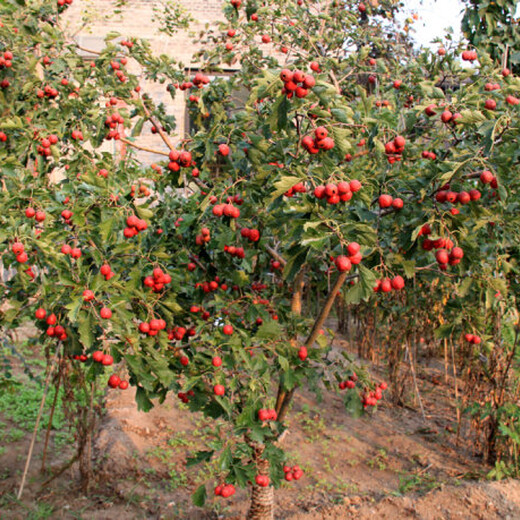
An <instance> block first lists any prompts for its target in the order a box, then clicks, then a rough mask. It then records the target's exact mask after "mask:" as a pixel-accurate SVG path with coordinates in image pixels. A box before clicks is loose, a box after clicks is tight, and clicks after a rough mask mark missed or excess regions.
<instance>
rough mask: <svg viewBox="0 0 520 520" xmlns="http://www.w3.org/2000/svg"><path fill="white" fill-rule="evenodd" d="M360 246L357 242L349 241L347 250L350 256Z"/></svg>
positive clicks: (358, 249) (359, 248)
mask: <svg viewBox="0 0 520 520" xmlns="http://www.w3.org/2000/svg"><path fill="white" fill-rule="evenodd" d="M360 250H361V246H360V245H359V244H358V243H357V242H350V244H349V245H348V246H347V251H348V254H349V255H350V256H354V255H356V254H358V253H359V251H360Z"/></svg>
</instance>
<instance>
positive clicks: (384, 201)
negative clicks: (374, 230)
mask: <svg viewBox="0 0 520 520" xmlns="http://www.w3.org/2000/svg"><path fill="white" fill-rule="evenodd" d="M392 201H393V199H392V197H391V196H390V195H381V196H380V197H379V199H378V202H379V207H380V208H389V207H390V206H391V205H392Z"/></svg>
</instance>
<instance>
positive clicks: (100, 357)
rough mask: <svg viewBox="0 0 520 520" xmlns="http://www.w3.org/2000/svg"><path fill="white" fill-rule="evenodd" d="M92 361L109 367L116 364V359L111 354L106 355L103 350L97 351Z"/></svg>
mask: <svg viewBox="0 0 520 520" xmlns="http://www.w3.org/2000/svg"><path fill="white" fill-rule="evenodd" d="M92 360H93V361H95V362H96V363H101V364H102V365H104V366H106V367H109V366H110V365H112V364H113V363H114V358H113V357H112V356H111V355H110V354H105V353H104V352H102V351H101V350H96V351H95V352H94V353H93V354H92Z"/></svg>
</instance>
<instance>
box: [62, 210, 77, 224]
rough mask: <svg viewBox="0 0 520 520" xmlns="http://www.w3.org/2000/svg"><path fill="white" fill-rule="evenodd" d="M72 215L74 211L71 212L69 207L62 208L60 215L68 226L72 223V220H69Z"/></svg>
mask: <svg viewBox="0 0 520 520" xmlns="http://www.w3.org/2000/svg"><path fill="white" fill-rule="evenodd" d="M72 215H74V213H72V211H70V209H64V210H63V211H62V212H61V217H62V218H63V220H64V221H65V224H67V225H69V226H70V225H71V224H72V220H70V219H71V218H72Z"/></svg>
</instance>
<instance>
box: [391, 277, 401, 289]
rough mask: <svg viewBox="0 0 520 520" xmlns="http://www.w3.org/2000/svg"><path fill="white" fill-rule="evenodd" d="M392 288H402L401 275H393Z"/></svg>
mask: <svg viewBox="0 0 520 520" xmlns="http://www.w3.org/2000/svg"><path fill="white" fill-rule="evenodd" d="M391 283H392V288H393V289H395V290H396V291H400V290H401V289H403V288H404V279H403V277H402V276H399V275H398V276H395V277H394V278H393V279H392V282H391Z"/></svg>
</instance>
